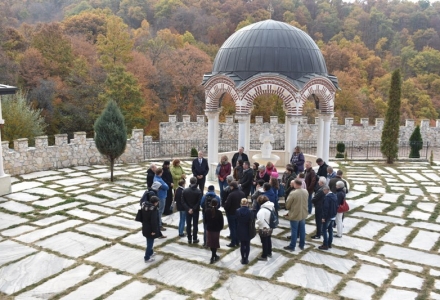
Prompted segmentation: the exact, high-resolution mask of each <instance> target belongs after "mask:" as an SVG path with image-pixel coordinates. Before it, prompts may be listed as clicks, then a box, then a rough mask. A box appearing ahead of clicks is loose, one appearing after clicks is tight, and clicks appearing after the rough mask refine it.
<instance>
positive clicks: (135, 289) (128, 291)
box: [105, 281, 174, 300]
mask: <svg viewBox="0 0 440 300" xmlns="http://www.w3.org/2000/svg"><path fill="white" fill-rule="evenodd" d="M154 290H156V287H155V286H154V285H150V284H147V283H143V282H139V281H133V282H130V283H129V284H127V285H126V286H124V287H123V288H121V289H118V290H117V291H116V292H114V293H113V294H111V295H110V296H109V297H107V298H105V299H106V300H121V299H130V300H141V299H142V298H144V296H146V295H148V294H150V293H151V292H154ZM168 299H174V298H168Z"/></svg>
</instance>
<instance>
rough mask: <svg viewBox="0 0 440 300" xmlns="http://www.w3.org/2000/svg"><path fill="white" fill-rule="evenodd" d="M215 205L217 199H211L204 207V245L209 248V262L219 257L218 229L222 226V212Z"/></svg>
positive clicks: (213, 261) (216, 204)
mask: <svg viewBox="0 0 440 300" xmlns="http://www.w3.org/2000/svg"><path fill="white" fill-rule="evenodd" d="M217 206H218V201H217V199H212V200H211V205H210V207H207V208H206V209H205V219H204V222H205V224H206V246H207V247H209V248H211V253H212V255H211V261H210V263H211V264H213V263H215V262H216V261H218V260H219V259H220V256H218V255H217V249H218V248H220V231H221V230H222V229H223V226H224V221H223V214H222V212H221V211H219V210H218V208H217Z"/></svg>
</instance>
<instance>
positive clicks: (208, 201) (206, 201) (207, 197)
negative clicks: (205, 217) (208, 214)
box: [203, 194, 216, 210]
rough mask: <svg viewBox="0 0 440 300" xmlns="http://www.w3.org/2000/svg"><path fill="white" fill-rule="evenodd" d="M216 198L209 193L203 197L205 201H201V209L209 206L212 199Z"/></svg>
mask: <svg viewBox="0 0 440 300" xmlns="http://www.w3.org/2000/svg"><path fill="white" fill-rule="evenodd" d="M214 199H216V197H215V195H212V194H209V195H206V197H205V203H203V204H204V205H203V210H205V209H207V208H210V207H211V202H212V200H214Z"/></svg>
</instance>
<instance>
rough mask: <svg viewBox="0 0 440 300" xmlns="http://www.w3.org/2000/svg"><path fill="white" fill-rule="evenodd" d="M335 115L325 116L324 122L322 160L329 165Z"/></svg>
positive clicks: (323, 117) (323, 116)
mask: <svg viewBox="0 0 440 300" xmlns="http://www.w3.org/2000/svg"><path fill="white" fill-rule="evenodd" d="M332 118H333V114H325V115H324V114H323V115H322V120H323V123H324V126H323V127H324V128H323V139H322V156H321V157H322V159H323V160H324V161H325V162H326V163H328V161H329V156H330V126H331V124H332Z"/></svg>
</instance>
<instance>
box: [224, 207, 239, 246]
mask: <svg viewBox="0 0 440 300" xmlns="http://www.w3.org/2000/svg"><path fill="white" fill-rule="evenodd" d="M226 218H227V219H228V226H229V233H230V234H231V244H232V245H238V238H237V216H236V215H228V214H226Z"/></svg>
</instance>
